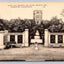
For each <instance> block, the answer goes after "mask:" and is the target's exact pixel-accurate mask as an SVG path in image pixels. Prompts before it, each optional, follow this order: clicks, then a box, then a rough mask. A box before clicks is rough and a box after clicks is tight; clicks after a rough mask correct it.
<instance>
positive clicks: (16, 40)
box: [15, 35, 18, 44]
mask: <svg viewBox="0 0 64 64" xmlns="http://www.w3.org/2000/svg"><path fill="white" fill-rule="evenodd" d="M15 42H16V44H17V43H18V39H17V35H15Z"/></svg>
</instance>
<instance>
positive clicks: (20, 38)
mask: <svg viewBox="0 0 64 64" xmlns="http://www.w3.org/2000/svg"><path fill="white" fill-rule="evenodd" d="M22 40H23V39H22V35H18V43H22Z"/></svg>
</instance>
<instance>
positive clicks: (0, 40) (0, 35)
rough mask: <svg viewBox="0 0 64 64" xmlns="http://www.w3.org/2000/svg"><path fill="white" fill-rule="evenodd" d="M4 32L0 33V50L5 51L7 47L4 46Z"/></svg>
mask: <svg viewBox="0 0 64 64" xmlns="http://www.w3.org/2000/svg"><path fill="white" fill-rule="evenodd" d="M4 33H5V32H4V31H1V32H0V49H3V48H4V47H5V45H4Z"/></svg>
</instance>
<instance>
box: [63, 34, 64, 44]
mask: <svg viewBox="0 0 64 64" xmlns="http://www.w3.org/2000/svg"><path fill="white" fill-rule="evenodd" d="M63 44H64V35H63Z"/></svg>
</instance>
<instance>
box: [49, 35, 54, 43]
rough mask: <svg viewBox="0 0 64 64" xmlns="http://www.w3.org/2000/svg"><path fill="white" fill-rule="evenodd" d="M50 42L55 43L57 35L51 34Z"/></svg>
mask: <svg viewBox="0 0 64 64" xmlns="http://www.w3.org/2000/svg"><path fill="white" fill-rule="evenodd" d="M50 42H51V43H55V35H51V36H50Z"/></svg>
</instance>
